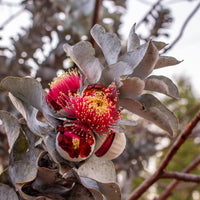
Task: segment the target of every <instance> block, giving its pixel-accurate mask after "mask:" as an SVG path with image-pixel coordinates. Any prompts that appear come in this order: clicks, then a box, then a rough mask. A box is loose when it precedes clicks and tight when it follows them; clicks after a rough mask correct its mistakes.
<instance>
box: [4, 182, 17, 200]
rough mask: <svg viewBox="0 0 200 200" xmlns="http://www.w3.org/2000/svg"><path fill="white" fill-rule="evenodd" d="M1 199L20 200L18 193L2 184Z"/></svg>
mask: <svg viewBox="0 0 200 200" xmlns="http://www.w3.org/2000/svg"><path fill="white" fill-rule="evenodd" d="M0 199H2V200H19V199H18V196H17V193H16V192H15V191H14V189H13V188H11V187H9V186H8V185H5V184H2V183H0Z"/></svg>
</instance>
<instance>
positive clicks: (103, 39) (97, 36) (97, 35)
mask: <svg viewBox="0 0 200 200" xmlns="http://www.w3.org/2000/svg"><path fill="white" fill-rule="evenodd" d="M90 33H91V35H92V37H93V38H94V40H95V41H96V43H97V44H98V45H99V47H100V48H101V49H102V52H103V54H104V57H105V59H106V61H107V63H108V65H112V64H114V63H116V62H117V59H118V55H119V53H120V51H121V43H120V40H119V38H118V37H117V35H116V34H115V33H106V32H105V29H104V28H103V27H102V26H101V25H99V24H95V25H94V26H93V27H92V29H91V30H90Z"/></svg>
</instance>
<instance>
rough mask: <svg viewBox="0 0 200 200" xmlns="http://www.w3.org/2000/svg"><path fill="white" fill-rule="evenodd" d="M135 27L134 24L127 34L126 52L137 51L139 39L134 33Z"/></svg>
mask: <svg viewBox="0 0 200 200" xmlns="http://www.w3.org/2000/svg"><path fill="white" fill-rule="evenodd" d="M135 26H136V24H134V25H133V27H132V28H131V31H130V33H129V37H128V42H127V51H128V52H129V51H134V50H135V49H137V48H138V47H139V46H140V39H139V37H138V36H137V34H136V33H135Z"/></svg>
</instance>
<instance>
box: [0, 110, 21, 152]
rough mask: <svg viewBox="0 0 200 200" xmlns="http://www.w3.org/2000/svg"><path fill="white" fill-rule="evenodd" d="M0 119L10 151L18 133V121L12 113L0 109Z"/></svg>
mask: <svg viewBox="0 0 200 200" xmlns="http://www.w3.org/2000/svg"><path fill="white" fill-rule="evenodd" d="M0 119H1V120H2V125H3V128H4V130H5V132H6V134H7V137H8V144H9V152H11V150H12V148H13V145H14V144H15V141H16V140H17V138H18V136H19V133H20V125H19V122H18V120H17V118H15V117H14V116H13V115H11V114H10V113H8V112H6V111H2V110H1V111H0Z"/></svg>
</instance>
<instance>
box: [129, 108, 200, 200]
mask: <svg viewBox="0 0 200 200" xmlns="http://www.w3.org/2000/svg"><path fill="white" fill-rule="evenodd" d="M199 121H200V112H198V113H197V114H196V116H195V117H194V118H193V120H192V121H191V123H189V124H188V125H187V127H186V129H185V130H184V131H183V132H182V133H181V134H180V135H179V136H178V137H177V139H176V140H175V142H174V144H173V145H172V147H171V148H170V150H169V151H168V153H167V154H166V155H165V157H164V159H163V160H162V162H161V164H160V166H159V168H158V169H157V170H156V172H155V173H154V174H153V175H152V176H151V177H149V178H148V179H146V180H145V181H144V182H143V183H142V184H141V185H140V186H139V187H138V188H136V189H135V190H134V191H133V192H132V194H131V195H130V197H129V198H128V200H136V199H138V198H139V197H140V196H142V194H143V193H144V192H145V191H146V190H147V189H148V188H149V187H150V186H151V185H153V184H154V183H155V182H156V181H157V180H158V179H160V178H161V177H162V175H163V174H164V170H165V168H166V167H167V165H168V164H169V162H170V161H171V159H172V158H173V156H174V155H175V154H176V152H177V151H178V150H179V148H180V147H181V145H182V144H183V143H184V142H185V141H186V139H187V138H188V137H189V135H190V134H191V133H192V130H193V129H194V127H195V126H196V125H197V123H198V122H199Z"/></svg>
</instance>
